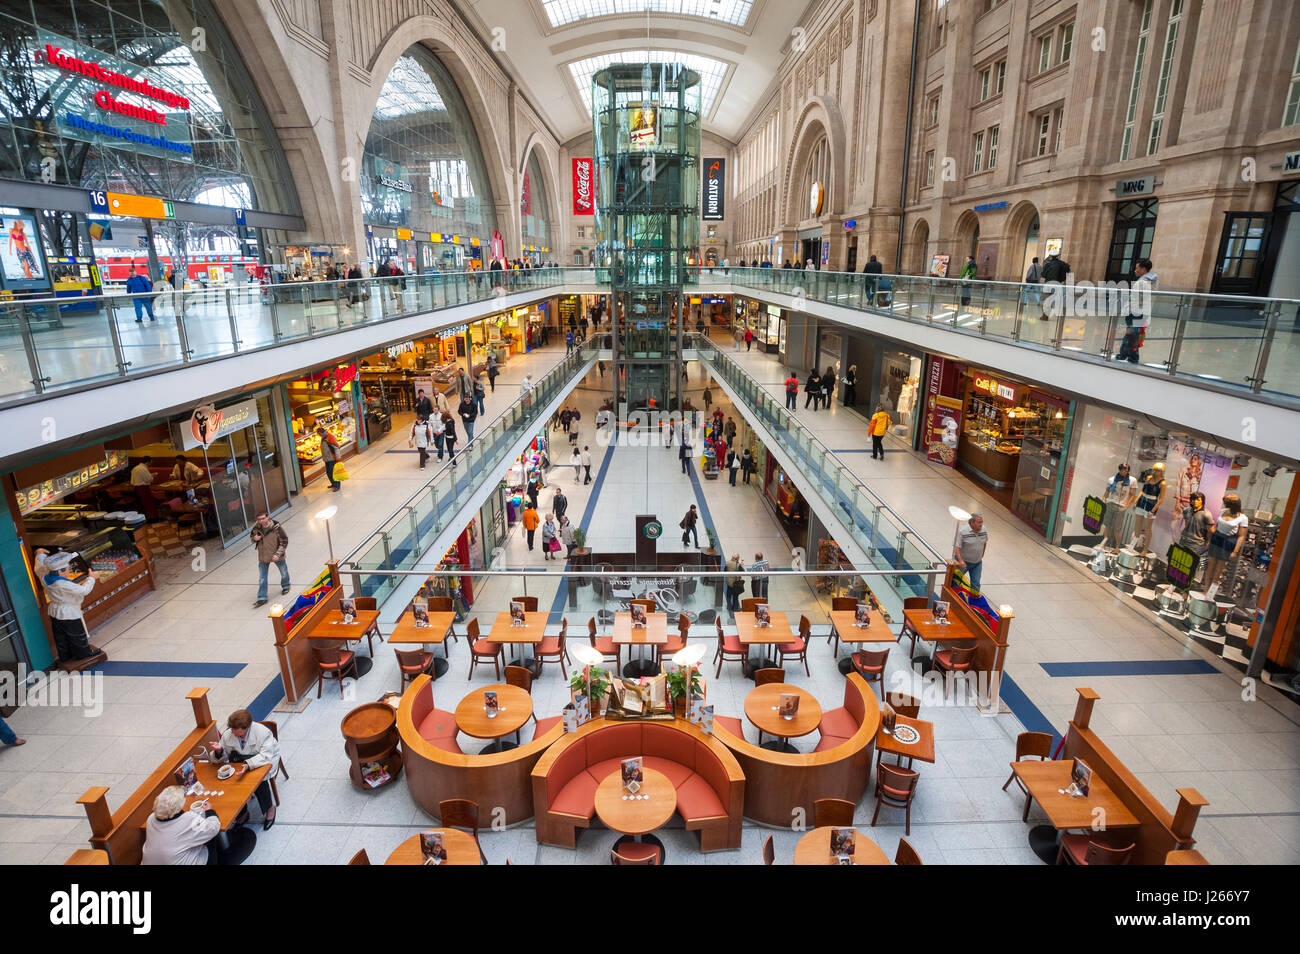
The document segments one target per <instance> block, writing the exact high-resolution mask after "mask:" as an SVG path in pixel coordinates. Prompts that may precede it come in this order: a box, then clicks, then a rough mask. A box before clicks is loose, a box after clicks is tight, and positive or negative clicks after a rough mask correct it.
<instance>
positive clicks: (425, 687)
mask: <svg viewBox="0 0 1300 954" xmlns="http://www.w3.org/2000/svg"><path fill="white" fill-rule="evenodd" d="M447 686H448V684H447V683H446V682H444V683H443V684H442V686H441V687H438V686H435V684H434V682H433V680H431V679H430V678H429V677H428V676H427V675H421V676H417V677H416V678H415V680H414V681H412V683H411V684H410V685H409V686H408V687H407V688H406V691H405V692H404V693H402V700H401V703H400V704H399V705H398V708H397V731H398V733H399V735H400V736H401V738H402V759H403V761H402V769H403V771H404V772H405V773H406V785H407V787H408V788H409V789H410V791H411V797H412V798H414V799H415V801H416V803H417V804H418V805H419V806H420V807H421V808H423V809H424V810H425V811H426V812H428V813H429V814H430V815H431V816H433V817H434V818H437V817H438V803H439V802H441V801H442V800H443V799H447V798H468V799H472V800H473V801H476V802H478V803H479V805H480V807H482V808H484V809H485V810H494V809H496V808H502V809H504V810H505V823H506V824H507V825H513V824H515V823H516V822H521V821H527V820H528V819H529V818H532V817H533V789H532V782H531V781H530V773H531V772H532V770H533V766H534V765H535V764H536V763H537V760H538V759H539V758H540V757H541V755H542V753H543V752H545V751H546V749H547V747H548V746H550V745H551V744H552V743H554V742H555V741H557V740H558V739H559V738H560V737H561V736H562V735H563V734H564V726H563V725H561V724H557V725H554V726H552V727H551V728H549V729H548V730H547V731H545V732H543V733H542V735H541V737H540V738H537V737H535V738H533V739H531V740H530V741H528V742H525V743H524V744H523V745H521V746H519V747H518V748H514V749H508V750H507V751H505V752H493V753H490V754H488V755H467V754H464V753H460V752H451V751H448V750H447V749H443V748H439V747H438V746H436V745H434V744H433V743H432V742H429V741H428V740H426V739H424V738H423V737H421V735H420V733H419V732H418V731H417V725H416V718H415V713H416V709H417V703H418V704H419V707H420V708H421V709H423V710H424V711H426V712H427V711H431V710H432V708H433V703H432V698H431V697H432V696H433V694H434V691H435V689H437V690H438V693H439V695H441V694H442V693H443V691H446V692H447V693H448V697H447V698H444V699H442V700H441V701H442V703H443V705H444V706H446V705H448V704H450V708H455V700H454V699H453V698H452V697H451V693H452V692H453V690H449V689H448V688H447ZM458 688H459V686H458ZM525 731H527V729H525ZM489 820H490V819H489Z"/></svg>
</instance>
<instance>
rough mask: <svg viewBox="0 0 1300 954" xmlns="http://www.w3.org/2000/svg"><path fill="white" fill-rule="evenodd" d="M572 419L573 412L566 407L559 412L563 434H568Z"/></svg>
mask: <svg viewBox="0 0 1300 954" xmlns="http://www.w3.org/2000/svg"><path fill="white" fill-rule="evenodd" d="M572 417H573V412H572V411H570V410H569V409H568V408H567V407H566V408H564V409H563V410H562V411H560V427H562V428H564V433H566V434H567V433H569V421H570V420H571V419H572Z"/></svg>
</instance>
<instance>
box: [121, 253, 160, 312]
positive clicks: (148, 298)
mask: <svg viewBox="0 0 1300 954" xmlns="http://www.w3.org/2000/svg"><path fill="white" fill-rule="evenodd" d="M126 274H127V279H126V293H127V294H128V295H134V296H135V297H134V298H132V299H131V303H132V304H133V305H135V323H136V324H137V325H142V324H144V316H143V315H142V314H141V311H142V310H143V311H147V312H149V320H150V321H157V320H158V319H157V318H155V317H154V314H153V296H152V295H150V294H149V292H151V291H153V282H151V281H149V276H148V275H137V274H136V271H135V267H134V266H132V267H131V268H128V269H127V270H126Z"/></svg>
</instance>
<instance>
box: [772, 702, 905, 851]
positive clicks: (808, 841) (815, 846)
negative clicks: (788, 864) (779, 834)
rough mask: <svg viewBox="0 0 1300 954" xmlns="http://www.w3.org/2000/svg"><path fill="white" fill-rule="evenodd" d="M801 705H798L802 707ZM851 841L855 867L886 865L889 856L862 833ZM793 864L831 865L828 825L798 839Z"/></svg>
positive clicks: (858, 833)
mask: <svg viewBox="0 0 1300 954" xmlns="http://www.w3.org/2000/svg"><path fill="white" fill-rule="evenodd" d="M802 704H803V703H800V705H802ZM854 831H855V832H857V834H856V835H855V836H854V839H853V863H854V864H855V865H887V864H889V856H888V855H886V854H885V853H884V852H883V851H881V850H880V846H879V845H877V844H876V843H875V842H874V841H872V840H871V839H870V838H868V837H867V836H866V835H864V834H862V832H860V831H858V830H857V829H856V828H855V829H854ZM794 863H795V864H797V865H833V864H835V858H834V856H832V855H831V829H830V826H829V825H825V826H823V827H821V828H814V829H813V830H812V831H810V832H808V834H806V835H804V836H803V837H802V838H800V839H799V843H798V844H797V845H795V846H794Z"/></svg>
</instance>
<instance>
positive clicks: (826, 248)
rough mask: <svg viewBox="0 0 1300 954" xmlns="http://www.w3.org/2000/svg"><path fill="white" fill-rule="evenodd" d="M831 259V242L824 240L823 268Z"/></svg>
mask: <svg viewBox="0 0 1300 954" xmlns="http://www.w3.org/2000/svg"><path fill="white" fill-rule="evenodd" d="M830 261H831V243H830V242H822V268H825V267H826V266H827V265H829V264H830Z"/></svg>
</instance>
